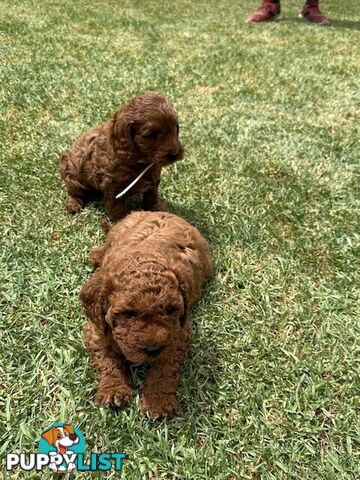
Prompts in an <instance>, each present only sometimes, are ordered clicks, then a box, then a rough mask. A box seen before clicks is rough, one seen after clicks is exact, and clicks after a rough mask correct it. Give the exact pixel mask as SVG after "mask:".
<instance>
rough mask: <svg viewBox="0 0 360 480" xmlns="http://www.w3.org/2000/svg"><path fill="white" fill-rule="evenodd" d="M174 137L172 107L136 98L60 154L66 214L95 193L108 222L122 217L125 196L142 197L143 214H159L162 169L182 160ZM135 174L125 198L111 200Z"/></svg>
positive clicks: (159, 99)
mask: <svg viewBox="0 0 360 480" xmlns="http://www.w3.org/2000/svg"><path fill="white" fill-rule="evenodd" d="M178 137H179V123H178V118H177V115H176V113H175V110H174V108H173V106H172V105H171V103H170V102H169V101H168V100H167V99H166V98H165V97H164V96H163V95H160V94H159V93H154V92H146V93H143V94H140V95H137V96H136V97H135V98H133V99H132V100H131V101H130V102H129V103H128V104H127V105H125V106H124V107H123V108H121V109H120V110H119V111H117V112H116V113H115V115H114V117H113V118H112V119H111V120H108V121H107V122H105V123H103V124H102V125H100V126H98V127H95V128H93V129H92V130H89V131H88V132H86V133H84V134H83V135H82V136H81V137H80V138H79V139H77V140H75V142H74V143H73V144H72V146H71V147H70V149H69V150H67V151H66V152H64V153H63V154H62V156H61V159H60V174H61V177H62V179H63V180H64V182H65V185H66V188H67V191H68V194H69V196H70V198H69V200H68V201H67V204H66V206H67V209H68V211H69V212H70V213H76V212H77V211H79V210H80V209H81V208H82V207H83V206H84V204H85V202H86V201H88V200H91V199H93V198H95V197H96V196H97V195H98V194H99V193H100V194H102V195H103V197H104V201H105V209H106V212H107V214H108V215H109V217H110V218H111V219H112V220H117V219H119V218H121V217H123V216H124V215H125V214H126V205H125V202H126V197H127V196H129V195H133V194H134V193H142V194H143V207H144V209H145V210H163V209H164V205H163V204H162V203H161V201H160V200H159V196H158V186H159V183H160V175H161V169H162V167H164V166H166V165H169V164H171V163H173V162H175V161H176V160H180V159H181V158H182V157H183V154H184V150H183V148H182V146H181V144H180V142H179V138H178ZM147 167H148V168H147ZM145 170H146V171H145ZM140 175H142V176H141V178H140V179H139V181H138V182H137V183H136V184H135V185H134V186H132V187H131V188H130V189H129V191H128V192H126V194H124V195H122V196H121V198H116V196H117V195H119V194H120V193H121V192H122V191H123V190H124V189H125V188H126V187H128V186H129V184H130V183H132V182H133V181H134V180H135V179H137V178H138V177H139V176H140Z"/></svg>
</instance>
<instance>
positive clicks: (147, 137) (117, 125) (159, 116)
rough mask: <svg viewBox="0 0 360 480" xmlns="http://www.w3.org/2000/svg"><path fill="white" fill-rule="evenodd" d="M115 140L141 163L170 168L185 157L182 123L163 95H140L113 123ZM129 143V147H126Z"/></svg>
mask: <svg viewBox="0 0 360 480" xmlns="http://www.w3.org/2000/svg"><path fill="white" fill-rule="evenodd" d="M113 137H114V140H115V143H116V142H117V143H119V144H120V145H121V148H122V149H124V148H127V149H128V150H132V151H133V152H134V153H135V157H136V158H137V160H138V161H140V162H143V163H156V164H158V165H162V166H165V165H169V164H170V163H173V162H175V161H176V160H181V159H182V158H183V156H184V149H183V147H182V145H181V143H180V141H179V123H178V118H177V115H176V112H175V110H174V108H173V106H172V105H171V103H170V102H169V101H168V100H167V99H166V98H165V97H164V96H163V95H160V94H159V93H155V92H145V93H142V94H140V95H137V96H136V97H135V98H133V99H132V100H131V101H130V102H129V103H128V104H127V105H125V106H124V107H123V108H122V109H121V110H120V111H119V112H117V113H116V114H115V116H114V119H113ZM125 143H126V144H125Z"/></svg>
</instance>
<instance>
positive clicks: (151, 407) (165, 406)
mask: <svg viewBox="0 0 360 480" xmlns="http://www.w3.org/2000/svg"><path fill="white" fill-rule="evenodd" d="M140 408H141V410H142V411H143V412H146V413H148V414H149V416H150V417H151V418H153V419H154V420H161V419H163V418H171V417H173V416H174V415H175V413H176V412H177V411H178V410H179V402H178V401H177V399H176V395H175V394H174V393H162V394H161V393H143V394H142V397H141V401H140Z"/></svg>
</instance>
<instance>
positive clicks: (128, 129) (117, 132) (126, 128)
mask: <svg viewBox="0 0 360 480" xmlns="http://www.w3.org/2000/svg"><path fill="white" fill-rule="evenodd" d="M112 139H113V142H114V145H115V150H116V149H121V150H122V149H126V150H127V151H129V150H132V149H134V148H135V143H134V122H133V121H132V119H131V118H130V115H129V114H128V113H126V112H124V111H123V110H119V111H118V112H116V113H115V115H114V117H113V128H112Z"/></svg>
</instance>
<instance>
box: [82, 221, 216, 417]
mask: <svg viewBox="0 0 360 480" xmlns="http://www.w3.org/2000/svg"><path fill="white" fill-rule="evenodd" d="M90 258H91V260H92V262H93V263H94V264H95V265H97V266H98V267H99V268H98V269H97V270H96V272H95V273H94V274H93V275H92V277H91V278H90V280H89V281H88V282H87V284H86V285H85V286H84V287H83V289H82V291H81V293H80V299H81V301H82V303H83V305H84V307H85V311H86V315H87V317H88V320H89V321H88V323H87V325H86V326H85V329H84V339H85V343H86V344H87V347H88V349H89V351H90V354H91V357H92V361H93V364H94V365H95V367H96V368H97V370H98V376H99V385H98V390H97V393H96V396H95V399H96V400H97V401H98V402H99V403H100V404H102V405H109V406H110V405H113V406H121V405H124V404H125V403H127V402H128V401H129V399H130V397H131V395H132V392H133V389H132V385H131V379H130V372H129V363H130V362H133V363H146V364H149V365H150V368H149V370H148V372H147V376H146V380H145V384H144V388H143V392H142V396H141V408H142V410H144V411H146V412H148V414H149V415H150V416H151V417H153V418H155V419H160V418H166V417H171V416H172V415H173V414H174V413H175V412H176V411H177V410H178V402H177V400H176V389H177V385H178V382H179V377H180V371H181V367H182V365H183V363H184V360H185V357H186V353H187V349H188V346H189V342H190V338H191V325H190V321H189V310H190V308H191V306H192V305H193V304H194V303H195V302H196V301H197V300H198V299H199V297H200V294H201V287H202V285H203V284H204V282H205V281H206V280H207V279H208V278H209V276H210V274H211V272H212V269H213V263H212V257H211V253H210V250H209V247H208V244H207V242H206V240H205V239H204V238H203V237H202V236H201V234H200V233H199V231H198V230H197V229H196V228H194V227H192V226H191V225H189V224H188V223H187V222H186V221H185V220H183V219H182V218H180V217H177V216H176V215H172V214H170V213H165V212H134V213H132V214H130V215H128V216H127V217H126V218H125V219H123V220H122V221H120V222H118V223H117V224H116V225H115V226H114V227H113V228H112V229H111V230H110V231H109V233H108V235H107V237H106V240H105V243H104V244H103V245H101V246H100V247H98V248H96V249H95V250H93V251H92V252H91V254H90Z"/></svg>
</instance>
